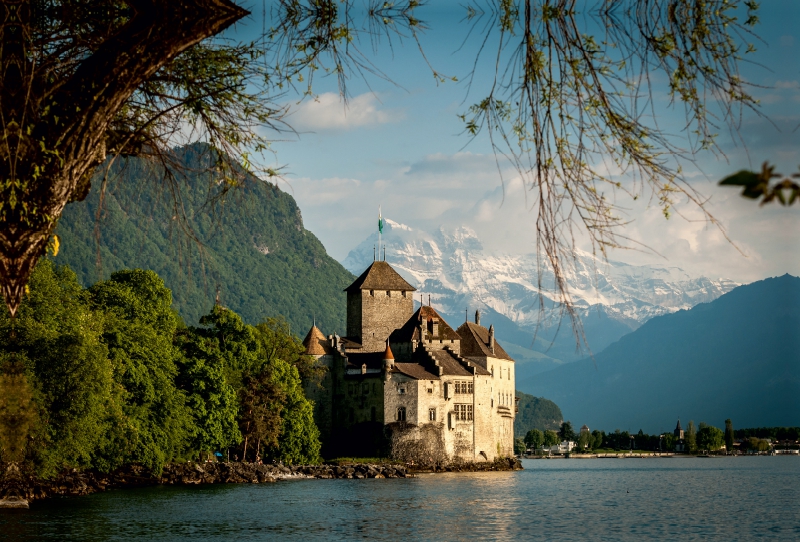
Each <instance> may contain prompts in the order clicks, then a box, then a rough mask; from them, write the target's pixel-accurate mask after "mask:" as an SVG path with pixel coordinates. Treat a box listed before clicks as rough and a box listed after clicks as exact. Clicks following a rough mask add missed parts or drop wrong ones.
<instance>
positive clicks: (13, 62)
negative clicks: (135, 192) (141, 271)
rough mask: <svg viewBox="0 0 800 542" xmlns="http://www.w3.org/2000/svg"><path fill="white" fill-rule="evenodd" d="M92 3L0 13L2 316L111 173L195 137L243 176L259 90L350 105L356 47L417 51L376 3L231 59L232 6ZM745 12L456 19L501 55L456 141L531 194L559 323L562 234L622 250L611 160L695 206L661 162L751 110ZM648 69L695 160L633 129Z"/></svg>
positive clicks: (555, 13) (361, 64)
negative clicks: (75, 210)
mask: <svg viewBox="0 0 800 542" xmlns="http://www.w3.org/2000/svg"><path fill="white" fill-rule="evenodd" d="M90 5H91V8H89V7H87V4H85V3H83V2H78V1H76V0H60V1H58V0H49V1H48V0H40V1H39V2H35V3H33V5H32V7H31V5H29V4H27V3H23V4H10V5H9V6H10V7H8V8H7V9H8V10H10V11H9V13H12V12H13V17H11V16H9V17H10V18H9V19H8V20H9V21H12V22H11V23H10V24H9V25H6V26H5V27H4V28H5V30H4V32H3V33H2V35H1V36H0V39H2V41H3V48H2V51H3V53H2V56H0V64H2V67H3V70H4V72H3V73H4V75H5V76H4V79H3V84H2V86H1V88H0V108H1V109H2V112H3V118H4V119H5V120H4V125H3V130H4V141H6V142H7V144H6V145H5V146H4V147H3V148H2V149H0V164H2V165H0V167H2V172H3V179H6V180H7V181H6V183H5V184H4V186H3V188H2V196H0V200H2V202H3V203H4V205H3V206H2V207H0V221H2V224H3V227H2V228H0V280H2V288H3V294H4V298H5V301H6V304H7V306H8V307H9V310H10V311H11V313H12V314H14V313H15V312H16V310H17V307H18V306H19V303H20V300H21V298H22V291H23V287H24V285H25V283H26V282H27V279H28V277H29V275H30V272H31V270H32V269H33V267H34V265H35V262H36V260H37V259H38V258H39V256H40V255H41V254H42V253H43V252H44V250H45V247H46V245H47V243H48V240H49V238H50V235H51V234H52V232H53V228H54V226H55V224H56V222H57V221H58V218H59V217H60V216H61V212H62V210H63V208H64V206H65V205H67V204H68V203H69V202H71V201H75V200H80V199H82V198H83V197H85V195H86V193H87V191H88V188H89V184H90V179H91V175H92V173H93V171H94V170H95V168H96V167H97V165H98V164H101V163H102V162H103V161H104V160H105V159H106V156H110V157H112V158H113V157H115V156H120V155H125V154H137V155H150V156H157V157H160V158H159V159H163V157H164V153H163V152H162V151H163V150H164V149H165V148H168V147H169V145H170V144H174V143H175V141H176V138H177V139H180V137H181V133H182V132H181V129H182V128H185V127H186V126H193V127H197V130H196V131H195V133H194V134H192V135H191V136H189V138H190V139H191V138H194V139H208V140H210V141H211V142H212V143H213V144H214V146H215V147H219V148H221V149H224V150H226V151H228V150H229V151H231V152H232V153H233V154H234V155H235V156H236V157H238V158H242V159H244V162H245V163H249V162H250V161H249V160H248V156H247V154H248V151H249V149H251V148H252V149H254V150H255V151H260V150H263V149H264V147H265V145H266V141H265V140H264V139H263V137H261V136H259V131H258V129H257V128H258V127H259V125H270V124H272V125H276V124H278V125H279V124H280V119H281V114H282V108H281V107H280V106H275V105H271V102H270V98H271V97H272V96H270V91H275V93H276V94H278V93H280V92H282V89H284V88H290V87H292V88H293V87H294V86H295V85H297V84H299V83H300V82H306V81H307V86H304V87H303V88H302V89H299V90H300V91H301V92H303V93H304V94H308V95H313V89H312V86H311V81H312V80H313V75H314V73H315V71H317V70H320V68H322V70H323V72H326V73H330V74H335V76H336V77H337V78H338V81H339V87H340V91H341V92H342V93H343V94H345V95H346V80H347V77H348V75H349V74H352V73H359V74H365V73H369V72H371V73H376V72H377V70H376V68H375V67H374V66H372V65H370V63H369V61H368V60H367V59H366V58H365V57H364V56H363V55H361V53H360V52H359V51H360V49H359V48H358V47H356V46H355V45H354V44H355V42H357V40H358V39H360V38H361V37H363V38H364V39H366V40H369V41H370V43H371V44H372V45H377V44H378V40H379V39H380V38H381V37H385V38H386V39H387V41H391V39H392V36H395V37H407V38H409V39H411V40H416V39H417V34H418V32H420V31H421V30H422V29H424V28H425V25H424V23H423V22H422V21H421V19H420V18H419V17H418V16H417V11H415V10H416V8H418V7H419V6H420V3H419V2H418V1H416V0H407V1H403V2H398V3H384V4H383V5H380V3H376V4H375V5H370V8H369V9H368V10H365V21H355V20H354V18H353V17H354V13H356V12H357V10H356V9H355V6H354V2H353V1H352V0H345V1H344V2H340V1H339V0H282V1H281V2H279V3H277V4H276V7H275V12H276V17H275V20H276V22H275V24H274V25H273V26H272V28H270V30H269V31H267V32H266V34H265V35H264V36H261V38H260V39H259V40H258V41H257V42H254V43H252V44H227V45H226V44H223V43H222V42H219V41H217V42H210V41H208V38H209V37H211V36H213V35H215V34H217V33H218V32H220V31H221V30H223V29H224V28H226V27H227V26H229V25H230V24H232V23H233V22H235V21H237V20H239V19H241V18H242V17H243V16H245V15H246V14H247V12H246V11H245V10H244V9H242V8H241V7H239V6H238V5H236V4H234V3H232V2H230V1H228V0H170V1H166V0H127V1H126V2H125V3H124V4H123V3H120V2H114V1H111V0H105V1H102V0H98V1H96V2H93V3H91V4H90ZM744 5H745V6H746V10H747V17H746V19H745V20H744V22H740V21H739V20H738V19H737V17H736V9H737V7H738V2H735V1H734V2H728V1H725V0H712V1H709V2H693V1H690V0H670V1H667V2H661V1H659V0H644V1H641V0H617V1H614V2H599V1H598V2H597V5H595V6H591V5H589V6H587V7H586V9H585V10H584V11H583V12H582V13H579V12H578V10H576V9H575V8H574V6H572V4H571V3H566V4H564V3H558V4H553V3H552V2H550V1H545V0H518V1H513V0H512V1H502V2H497V3H496V4H494V3H491V4H490V5H489V9H487V10H486V12H484V11H483V10H482V9H481V6H480V5H478V4H477V3H476V4H474V5H470V6H468V7H467V9H466V15H467V17H466V20H467V21H469V22H473V23H475V24H478V21H482V22H481V23H480V26H479V27H478V28H479V29H478V30H477V31H480V28H484V29H485V30H486V32H488V33H490V34H491V36H489V35H487V36H486V39H487V40H488V39H489V37H496V38H497V43H498V50H497V62H493V65H494V66H495V68H494V73H493V74H489V78H490V79H493V81H494V84H493V85H491V89H492V90H491V91H490V92H489V94H488V95H487V96H485V97H481V98H480V99H479V100H478V101H477V102H475V103H474V105H473V106H471V107H470V108H469V110H468V111H467V112H465V113H464V114H463V115H462V118H463V120H464V122H465V131H466V133H467V134H468V135H470V136H476V135H477V134H478V133H480V132H481V131H482V130H486V131H488V133H489V136H490V139H491V141H492V144H493V145H494V147H495V150H496V153H497V155H498V157H500V156H506V157H508V158H509V159H510V160H511V162H512V163H513V164H514V166H515V167H516V168H517V170H518V171H519V173H520V174H521V175H522V178H523V179H524V180H525V182H526V183H527V185H528V187H529V188H530V189H531V190H532V191H533V194H534V201H535V207H536V210H535V214H536V218H535V231H536V237H537V246H538V247H539V249H540V253H541V254H542V257H543V259H544V260H545V261H546V262H547V264H548V265H549V266H550V267H551V268H552V269H553V271H554V273H555V276H556V290H557V292H559V300H560V301H562V302H563V306H564V307H565V309H566V310H568V311H569V310H570V307H571V304H570V297H569V294H568V291H567V287H566V282H565V273H564V269H565V265H567V262H568V261H569V259H570V256H571V254H572V249H573V248H574V245H573V243H574V239H575V237H574V236H573V235H571V234H570V233H569V232H570V231H571V230H570V228H572V227H573V224H574V223H573V221H577V223H578V224H579V225H582V226H583V227H584V228H585V230H586V232H588V234H589V237H590V238H591V239H592V241H593V242H594V243H595V244H596V246H597V247H598V249H599V250H600V252H601V253H603V254H605V250H606V249H607V248H608V247H613V246H618V245H619V244H620V243H621V242H622V238H621V237H619V236H618V235H617V233H616V232H617V229H618V227H620V226H622V225H623V224H624V221H623V220H621V219H620V217H619V216H617V213H616V212H617V211H618V210H619V209H618V207H617V205H616V203H615V198H614V197H612V196H611V193H616V192H619V191H622V192H624V193H628V194H630V195H631V196H633V197H634V198H635V197H638V196H639V195H640V193H641V186H640V185H639V186H634V187H632V188H630V187H623V186H621V185H620V184H619V183H617V182H616V181H614V180H613V179H611V178H610V176H609V175H608V174H607V173H606V171H605V169H604V164H605V160H606V159H608V160H610V161H611V162H613V163H614V164H615V165H616V166H618V167H619V168H621V169H622V170H628V171H630V172H632V173H633V174H634V176H635V177H636V178H637V179H638V181H640V182H641V184H644V185H648V186H650V187H651V188H652V191H653V193H654V195H655V198H656V199H657V200H658V201H659V204H660V205H661V207H662V210H663V212H664V214H665V215H668V214H669V212H670V209H671V207H672V205H673V204H674V201H675V199H676V197H677V196H678V195H680V196H685V197H687V198H689V199H690V200H691V201H693V202H694V203H695V204H697V205H698V206H699V207H700V208H701V209H703V208H704V207H703V205H704V201H705V200H704V199H703V198H702V197H701V196H700V195H699V194H697V193H696V192H695V191H694V190H693V189H692V187H691V186H690V185H688V184H687V183H686V182H685V180H684V179H683V177H682V175H681V170H680V167H679V164H675V163H673V162H674V161H673V158H676V157H685V158H691V154H692V152H694V151H696V150H699V149H705V148H709V147H710V148H715V143H714V132H715V131H717V128H718V127H719V126H718V125H717V123H718V124H720V125H722V124H724V125H727V126H728V127H731V128H733V129H735V128H736V122H737V118H738V117H737V115H736V114H735V113H736V112H737V110H738V109H737V108H741V107H755V100H754V99H753V98H752V96H750V94H749V93H748V92H747V87H746V83H745V82H744V81H743V79H742V78H741V77H740V76H739V74H738V62H739V61H740V60H741V57H742V55H743V54H744V53H745V49H746V51H747V52H749V51H750V50H751V49H752V47H744V45H745V43H746V38H747V36H748V31H749V30H750V29H751V28H752V27H753V26H754V25H755V24H756V22H757V20H758V18H757V16H756V15H755V9H756V7H755V4H754V3H752V2H749V1H748V2H744ZM17 8H19V9H17ZM484 15H485V16H486V17H487V18H489V19H490V20H485V19H483V16H484ZM473 31H474V29H473ZM484 51H485V49H484V48H481V52H484ZM476 64H477V63H476ZM267 67H268V68H267ZM651 72H658V73H661V74H663V75H665V76H666V78H667V79H668V81H669V94H670V96H671V98H672V99H673V100H675V101H676V102H678V103H680V104H681V105H683V106H684V107H685V115H686V118H687V127H686V133H687V134H693V135H692V136H690V140H689V141H688V142H687V143H688V144H687V145H686V146H687V147H688V149H689V151H688V153H687V152H683V151H682V149H681V148H680V147H679V145H678V144H675V143H673V140H672V139H671V137H670V134H667V133H666V132H665V131H664V129H662V128H660V127H659V125H658V124H656V122H655V119H652V117H653V115H650V114H649V111H648V112H647V114H644V113H645V111H644V110H643V109H642V108H644V109H646V108H648V107H650V103H651V101H650V100H648V99H640V98H642V97H643V96H648V95H649V93H650V92H651V91H652V87H651V85H652V81H654V80H656V79H658V78H657V77H651ZM377 73H378V75H379V76H381V75H382V74H380V73H379V72H377ZM432 73H433V75H434V77H435V78H436V80H437V81H440V82H443V81H445V80H446V79H447V78H446V77H445V76H443V75H442V74H441V73H440V72H438V71H437V70H435V69H433V68H432ZM304 75H305V77H303V76H304ZM482 76H483V74H477V73H474V72H473V73H472V74H471V77H482ZM21 89H26V90H25V92H23V91H22V90H21ZM714 107H718V108H720V110H719V111H718V113H719V114H718V115H714V112H713V108H714ZM648 119H652V122H648ZM687 154H688V156H687ZM498 159H499V158H498ZM212 162H213V163H210V164H209V169H210V170H216V169H219V168H222V169H224V170H225V172H226V173H225V174H222V175H221V176H222V177H224V178H226V179H227V180H229V181H230V182H231V184H232V185H235V184H236V169H237V168H236V167H234V166H232V165H231V164H227V165H226V163H225V162H226V161H225V160H224V159H221V158H219V156H218V157H217V158H215V159H213V160H212ZM270 173H274V172H270ZM176 208H177V209H179V208H180V206H176ZM179 214H180V213H179ZM707 216H708V219H709V220H710V221H712V222H714V223H715V221H714V219H713V217H711V216H710V215H707ZM542 267H544V266H542ZM570 314H572V313H570Z"/></svg>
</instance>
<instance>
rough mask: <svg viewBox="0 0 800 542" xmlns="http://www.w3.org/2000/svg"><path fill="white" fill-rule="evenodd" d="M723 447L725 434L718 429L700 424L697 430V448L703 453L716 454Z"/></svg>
mask: <svg viewBox="0 0 800 542" xmlns="http://www.w3.org/2000/svg"><path fill="white" fill-rule="evenodd" d="M724 445H725V434H724V433H723V432H722V429H720V428H719V427H714V426H713V425H708V424H706V423H704V422H700V429H698V430H697V448H698V449H700V450H702V451H704V452H716V451H717V450H719V449H720V448H722V447H723V446H724Z"/></svg>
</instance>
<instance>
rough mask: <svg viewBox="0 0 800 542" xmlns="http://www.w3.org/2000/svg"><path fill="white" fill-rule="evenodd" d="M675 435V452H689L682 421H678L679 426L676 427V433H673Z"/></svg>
mask: <svg viewBox="0 0 800 542" xmlns="http://www.w3.org/2000/svg"><path fill="white" fill-rule="evenodd" d="M673 435H675V451H676V452H687V451H688V450H687V449H686V440H685V439H684V435H683V428H682V427H681V420H680V419H678V425H676V426H675V431H673Z"/></svg>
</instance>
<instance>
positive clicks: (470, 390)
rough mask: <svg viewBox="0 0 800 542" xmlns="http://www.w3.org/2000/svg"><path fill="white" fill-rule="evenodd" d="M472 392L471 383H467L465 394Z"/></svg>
mask: <svg viewBox="0 0 800 542" xmlns="http://www.w3.org/2000/svg"><path fill="white" fill-rule="evenodd" d="M472 392H473V384H472V382H469V383H467V393H472Z"/></svg>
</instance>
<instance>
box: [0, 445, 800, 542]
mask: <svg viewBox="0 0 800 542" xmlns="http://www.w3.org/2000/svg"><path fill="white" fill-rule="evenodd" d="M523 465H524V466H525V470H524V471H520V472H504V473H461V474H437V475H422V476H420V477H418V478H413V479H392V480H293V481H282V482H279V483H276V484H263V485H228V486H225V485H218V486H204V487H192V488H175V487H158V488H145V489H136V490H120V491H112V492H108V493H104V494H96V495H91V496H89V497H83V498H77V499H59V500H51V501H47V502H39V503H35V504H34V505H33V507H32V509H31V510H29V511H0V538H1V539H6V540H237V541H241V540H314V539H318V540H357V539H370V540H468V539H487V540H520V539H537V540H570V539H583V540H640V539H643V538H660V539H678V538H680V539H682V540H693V539H720V540H747V539H756V538H765V539H774V540H798V539H800V494H799V493H800V490H798V482H800V458H796V457H747V458H716V459H697V458H670V459H589V460H536V461H534V460H523Z"/></svg>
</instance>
